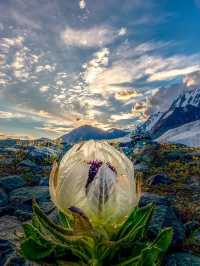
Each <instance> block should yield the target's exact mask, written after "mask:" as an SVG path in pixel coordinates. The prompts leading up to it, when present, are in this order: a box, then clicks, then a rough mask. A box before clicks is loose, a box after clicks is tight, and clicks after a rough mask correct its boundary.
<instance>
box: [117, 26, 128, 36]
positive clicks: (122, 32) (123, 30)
mask: <svg viewBox="0 0 200 266" xmlns="http://www.w3.org/2000/svg"><path fill="white" fill-rule="evenodd" d="M126 34H127V28H125V27H122V28H121V29H120V30H119V32H118V35H119V36H124V35H126Z"/></svg>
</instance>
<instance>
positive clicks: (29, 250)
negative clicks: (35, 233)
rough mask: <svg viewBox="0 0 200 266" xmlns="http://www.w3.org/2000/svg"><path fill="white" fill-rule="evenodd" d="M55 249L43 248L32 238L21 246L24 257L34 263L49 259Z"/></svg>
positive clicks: (50, 246)
mask: <svg viewBox="0 0 200 266" xmlns="http://www.w3.org/2000/svg"><path fill="white" fill-rule="evenodd" d="M53 250H54V247H53V246H52V245H48V246H42V245H38V244H37V243H36V242H35V241H34V240H33V239H32V238H28V239H26V240H25V241H23V242H22V244H21V253H22V255H23V256H24V257H25V258H26V259H28V260H32V261H37V260H41V259H44V258H47V257H48V256H50V255H51V253H52V252H53Z"/></svg>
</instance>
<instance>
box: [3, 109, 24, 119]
mask: <svg viewBox="0 0 200 266" xmlns="http://www.w3.org/2000/svg"><path fill="white" fill-rule="evenodd" d="M24 117H25V115H23V114H19V113H13V112H6V111H0V119H13V118H24Z"/></svg>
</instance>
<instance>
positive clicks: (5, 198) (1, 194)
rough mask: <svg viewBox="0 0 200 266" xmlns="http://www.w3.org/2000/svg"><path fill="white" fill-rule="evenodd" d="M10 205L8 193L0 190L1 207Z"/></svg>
mask: <svg viewBox="0 0 200 266" xmlns="http://www.w3.org/2000/svg"><path fill="white" fill-rule="evenodd" d="M7 203H8V196H7V194H6V192H5V191H4V190H3V189H2V188H0V207H3V206H5V205H6V204H7Z"/></svg>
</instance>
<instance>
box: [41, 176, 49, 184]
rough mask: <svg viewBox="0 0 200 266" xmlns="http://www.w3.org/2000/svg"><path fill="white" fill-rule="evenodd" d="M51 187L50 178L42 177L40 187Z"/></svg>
mask: <svg viewBox="0 0 200 266" xmlns="http://www.w3.org/2000/svg"><path fill="white" fill-rule="evenodd" d="M48 185H49V178H48V177H47V176H44V177H41V180H40V183H39V186H48Z"/></svg>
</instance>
